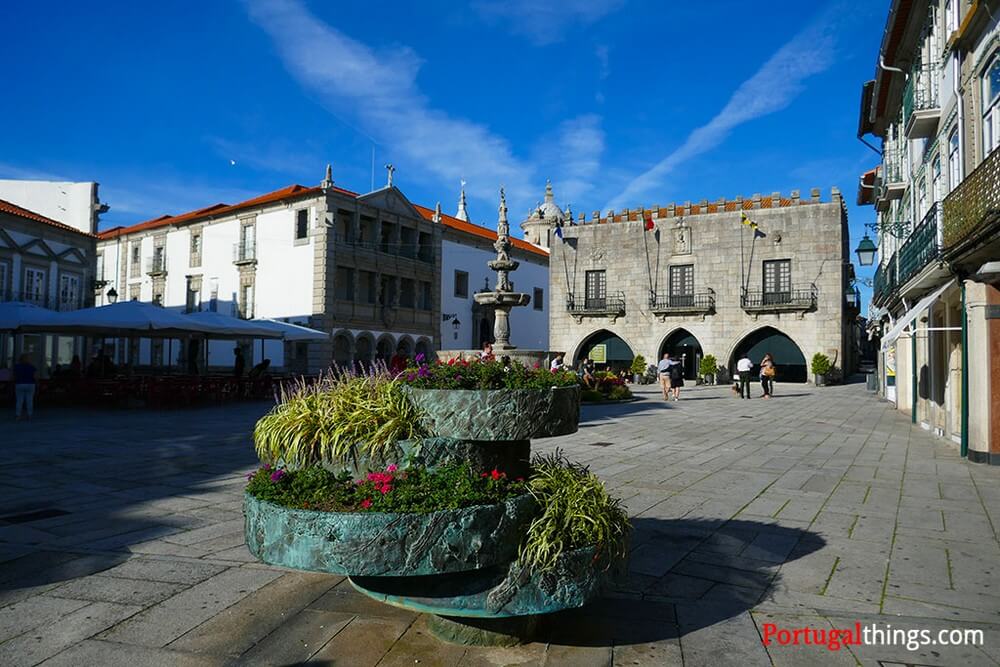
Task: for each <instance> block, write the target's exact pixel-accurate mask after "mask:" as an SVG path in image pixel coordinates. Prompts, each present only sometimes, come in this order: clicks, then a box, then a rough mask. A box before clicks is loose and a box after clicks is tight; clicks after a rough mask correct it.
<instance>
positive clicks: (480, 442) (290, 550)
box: [245, 386, 610, 645]
mask: <svg viewBox="0 0 1000 667" xmlns="http://www.w3.org/2000/svg"><path fill="white" fill-rule="evenodd" d="M406 391H407V394H408V396H409V398H410V400H411V401H412V402H413V403H414V404H415V405H416V406H417V407H418V409H419V411H420V413H421V420H422V424H421V425H422V426H423V428H424V430H425V431H426V432H428V433H431V434H433V435H432V436H430V437H426V438H422V439H420V440H409V441H400V442H398V443H397V444H396V452H394V455H399V456H401V457H402V458H401V459H400V460H401V461H402V460H406V461H409V462H411V463H414V464H417V465H422V466H426V467H428V468H433V467H435V466H439V465H443V464H445V463H448V462H451V461H468V462H469V463H470V464H471V465H472V467H473V468H474V469H477V470H488V469H494V468H495V469H497V470H500V471H503V472H505V473H506V474H507V475H508V476H509V477H518V476H527V474H528V472H529V469H528V459H529V457H530V447H531V444H530V439H531V438H534V437H548V436H555V435H567V434H571V433H574V432H576V430H577V427H578V421H579V409H580V408H579V406H580V391H579V388H578V387H575V386H574V387H565V388H550V389H540V390H539V389H500V390H445V389H416V388H413V387H408V388H407V390H406ZM363 463H364V462H362V465H363ZM245 511H246V541H247V546H248V547H249V549H250V551H251V553H253V554H254V555H255V556H256V557H257V558H259V559H260V560H262V561H263V562H265V563H269V564H272V565H280V566H285V567H291V568H297V569H303V570H311V571H318V572H329V573H333V574H346V575H348V576H349V577H350V581H351V583H352V585H353V586H354V587H355V588H357V589H358V590H359V591H361V592H362V593H364V594H365V595H368V596H370V597H372V598H374V599H376V600H379V601H381V602H385V603H387V604H391V605H395V606H398V607H404V608H407V609H411V610H414V611H418V612H424V613H427V614H430V615H431V616H430V622H429V628H430V629H431V631H432V632H433V633H434V634H435V635H436V636H438V637H439V638H441V639H443V640H446V641H450V642H457V643H463V644H479V645H511V644H516V643H520V642H524V641H530V640H531V639H532V638H533V636H534V631H535V627H536V622H537V619H538V617H539V616H540V615H543V614H549V613H553V612H556V611H561V610H564V609H570V608H575V607H579V606H582V605H584V604H586V603H587V602H588V601H590V600H592V599H594V598H595V597H596V596H598V595H599V594H600V592H601V590H602V588H603V586H604V584H605V583H606V581H607V579H608V578H609V576H610V574H609V572H608V570H607V569H606V564H603V563H598V562H596V559H595V553H596V551H595V547H585V548H581V549H576V550H574V551H570V552H567V553H564V554H562V555H561V556H560V557H559V559H558V561H557V563H556V565H555V566H554V567H553V568H550V569H547V570H544V571H542V570H536V569H532V568H529V567H523V566H522V565H521V564H520V563H519V562H518V549H519V547H520V544H521V541H522V539H523V538H524V536H525V534H526V533H527V532H528V527H529V526H530V524H531V522H532V520H534V518H535V517H537V516H538V512H539V508H538V506H537V504H536V502H535V501H534V499H533V498H532V497H531V496H530V495H524V496H518V497H516V498H511V499H509V500H507V501H506V502H503V503H498V504H494V505H478V506H474V507H467V508H463V509H460V510H453V511H439V512H431V513H425V514H421V513H396V514H389V513H376V512H354V513H335V512H322V511H314V510H299V509H290V508H286V507H281V506H279V505H276V504H273V503H270V502H267V501H262V500H260V499H257V498H255V497H253V496H251V495H249V494H247V495H246V497H245Z"/></svg>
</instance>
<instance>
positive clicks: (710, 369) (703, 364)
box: [698, 354, 719, 384]
mask: <svg viewBox="0 0 1000 667" xmlns="http://www.w3.org/2000/svg"><path fill="white" fill-rule="evenodd" d="M718 367H719V363H718V361H716V359H715V357H714V356H713V355H711V354H706V355H705V356H704V357H702V358H701V361H700V362H699V363H698V373H699V374H700V375H701V377H702V378H704V380H705V384H715V374H716V371H717V369H718Z"/></svg>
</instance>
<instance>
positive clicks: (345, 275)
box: [333, 266, 354, 301]
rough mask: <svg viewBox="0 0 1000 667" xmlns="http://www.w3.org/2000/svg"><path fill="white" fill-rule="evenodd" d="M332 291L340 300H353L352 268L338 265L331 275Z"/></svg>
mask: <svg viewBox="0 0 1000 667" xmlns="http://www.w3.org/2000/svg"><path fill="white" fill-rule="evenodd" d="M333 287H334V290H333V291H334V293H335V294H336V295H337V298H338V299H340V300H341V301H354V269H352V268H351V267H349V266H338V267H337V271H336V273H335V274H334V276H333Z"/></svg>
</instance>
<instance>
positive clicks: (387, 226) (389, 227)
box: [379, 222, 396, 255]
mask: <svg viewBox="0 0 1000 667" xmlns="http://www.w3.org/2000/svg"><path fill="white" fill-rule="evenodd" d="M395 235H396V225H394V224H392V223H391V222H383V223H382V233H381V236H380V237H379V250H381V251H382V252H384V253H386V254H387V255H391V254H392V252H393V250H395V246H396V244H395V243H393V239H394V237H395Z"/></svg>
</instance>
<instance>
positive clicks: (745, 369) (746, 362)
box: [736, 352, 753, 398]
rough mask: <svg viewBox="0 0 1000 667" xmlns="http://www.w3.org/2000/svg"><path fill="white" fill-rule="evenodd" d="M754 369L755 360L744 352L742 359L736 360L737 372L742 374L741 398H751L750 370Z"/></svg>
mask: <svg viewBox="0 0 1000 667" xmlns="http://www.w3.org/2000/svg"><path fill="white" fill-rule="evenodd" d="M752 370H753V362H752V361H750V357H748V356H747V354H746V353H745V352H744V353H743V356H742V357H740V360H739V361H737V362H736V372H737V373H739V376H740V398H750V371H752Z"/></svg>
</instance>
